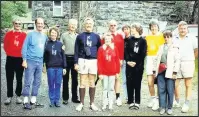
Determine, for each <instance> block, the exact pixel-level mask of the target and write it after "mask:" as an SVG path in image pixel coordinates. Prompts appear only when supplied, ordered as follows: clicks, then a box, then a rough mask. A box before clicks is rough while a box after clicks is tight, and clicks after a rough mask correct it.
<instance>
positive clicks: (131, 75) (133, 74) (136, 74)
mask: <svg viewBox="0 0 199 117" xmlns="http://www.w3.org/2000/svg"><path fill="white" fill-rule="evenodd" d="M143 71H144V69H143V67H136V66H135V67H131V66H129V65H128V64H126V81H127V93H128V103H134V102H135V103H137V104H140V97H141V94H140V91H141V82H142V75H143ZM134 100H135V101H134Z"/></svg>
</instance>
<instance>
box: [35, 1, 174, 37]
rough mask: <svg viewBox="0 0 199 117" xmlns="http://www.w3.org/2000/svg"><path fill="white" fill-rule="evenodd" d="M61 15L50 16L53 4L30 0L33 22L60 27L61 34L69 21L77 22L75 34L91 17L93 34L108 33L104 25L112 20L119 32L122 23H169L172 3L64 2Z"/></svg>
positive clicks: (144, 24)
mask: <svg viewBox="0 0 199 117" xmlns="http://www.w3.org/2000/svg"><path fill="white" fill-rule="evenodd" d="M63 3H64V7H63V8H64V13H63V14H64V16H63V17H56V18H55V17H52V16H53V15H52V14H53V1H33V7H32V10H33V17H32V18H33V20H34V19H35V18H36V17H39V16H41V17H43V18H44V19H45V20H46V22H47V23H48V25H49V26H52V25H56V24H59V25H60V26H61V31H62V32H63V31H65V30H66V29H67V27H66V26H67V22H68V19H70V18H76V19H78V21H79V24H78V28H79V29H78V31H79V32H81V31H82V30H83V25H82V23H83V19H84V18H85V17H88V16H89V17H92V18H94V20H95V28H94V31H97V32H100V33H102V32H105V31H107V30H108V29H107V26H108V25H107V23H108V21H109V20H111V19H115V20H116V21H118V29H121V27H122V25H124V24H131V23H133V22H139V23H141V24H142V25H143V26H148V23H149V21H150V20H151V19H158V20H160V21H167V22H168V24H171V23H172V19H171V18H170V16H169V15H168V13H170V12H172V10H173V7H174V4H175V1H63Z"/></svg>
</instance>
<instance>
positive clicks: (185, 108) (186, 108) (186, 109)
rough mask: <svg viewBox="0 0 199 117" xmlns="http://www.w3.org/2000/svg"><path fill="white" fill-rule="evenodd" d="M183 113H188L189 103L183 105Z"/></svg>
mask: <svg viewBox="0 0 199 117" xmlns="http://www.w3.org/2000/svg"><path fill="white" fill-rule="evenodd" d="M181 111H182V112H183V113H187V112H188V111H189V105H187V104H184V105H183V106H182V110H181Z"/></svg>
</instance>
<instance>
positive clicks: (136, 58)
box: [125, 23, 147, 110]
mask: <svg viewBox="0 0 199 117" xmlns="http://www.w3.org/2000/svg"><path fill="white" fill-rule="evenodd" d="M131 31H132V34H133V36H131V37H130V39H128V40H127V42H126V47H125V60H126V78H127V92H128V103H129V104H130V106H129V109H133V108H134V109H136V110H137V109H139V107H140V102H141V93H140V92H141V82H142V76H143V71H144V59H145V56H146V52H147V43H146V40H145V39H144V38H143V37H142V36H141V35H142V33H143V29H142V26H141V25H140V24H139V23H134V24H133V25H132V27H131Z"/></svg>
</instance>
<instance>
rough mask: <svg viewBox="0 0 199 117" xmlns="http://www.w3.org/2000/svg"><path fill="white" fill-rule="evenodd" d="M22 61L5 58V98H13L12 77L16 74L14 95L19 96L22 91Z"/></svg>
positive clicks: (18, 58) (15, 58)
mask: <svg viewBox="0 0 199 117" xmlns="http://www.w3.org/2000/svg"><path fill="white" fill-rule="evenodd" d="M22 62H23V59H22V58H21V57H11V56H7V58H6V66H5V70H6V81H7V97H13V81H14V75H15V74H16V82H17V84H16V90H15V94H16V95H17V96H21V91H22V77H23V71H24V68H23V67H22Z"/></svg>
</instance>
